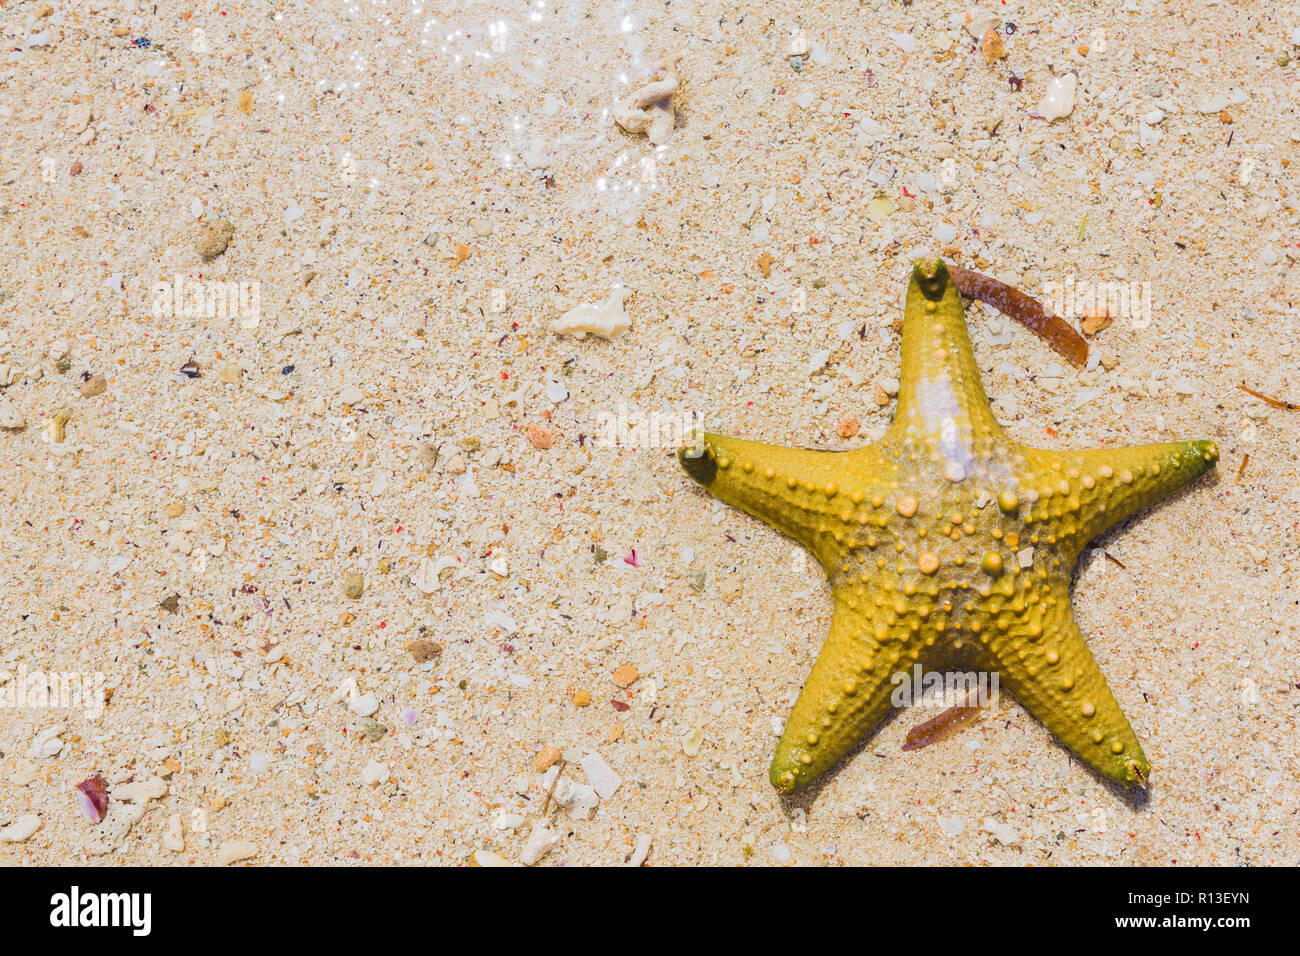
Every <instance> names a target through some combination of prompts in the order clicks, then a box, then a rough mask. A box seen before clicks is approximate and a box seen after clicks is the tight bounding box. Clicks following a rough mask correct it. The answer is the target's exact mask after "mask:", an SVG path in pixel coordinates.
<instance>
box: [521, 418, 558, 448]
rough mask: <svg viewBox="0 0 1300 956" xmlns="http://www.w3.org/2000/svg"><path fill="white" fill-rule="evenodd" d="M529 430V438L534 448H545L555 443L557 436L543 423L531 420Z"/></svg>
mask: <svg viewBox="0 0 1300 956" xmlns="http://www.w3.org/2000/svg"><path fill="white" fill-rule="evenodd" d="M527 431H528V440H529V441H530V442H532V444H533V447H534V448H540V449H542V450H545V449H547V448H550V447H552V446H553V445H554V444H555V436H553V435H552V434H551V433H550V431H549V430H548V429H546V428H543V427H542V426H541V425H538V424H535V423H531V422H530V423H529V425H528V429H527Z"/></svg>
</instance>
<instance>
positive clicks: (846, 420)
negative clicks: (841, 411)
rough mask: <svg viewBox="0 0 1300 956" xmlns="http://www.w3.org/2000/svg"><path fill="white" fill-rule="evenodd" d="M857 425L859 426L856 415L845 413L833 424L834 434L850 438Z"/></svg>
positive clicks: (855, 432) (856, 430)
mask: <svg viewBox="0 0 1300 956" xmlns="http://www.w3.org/2000/svg"><path fill="white" fill-rule="evenodd" d="M859 427H861V426H860V424H859V422H858V417H857V416H856V415H845V416H844V417H843V418H841V419H840V420H839V423H838V424H837V425H836V426H835V434H837V435H839V436H840V437H841V438H852V437H853V436H854V435H856V434H857V433H858V428H859Z"/></svg>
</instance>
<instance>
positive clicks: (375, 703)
mask: <svg viewBox="0 0 1300 956" xmlns="http://www.w3.org/2000/svg"><path fill="white" fill-rule="evenodd" d="M378 709H379V698H377V697H376V696H375V695H374V694H358V695H357V696H356V697H353V698H352V699H351V700H349V701H348V710H350V711H352V713H354V714H356V715H357V716H358V717H369V716H370V715H371V714H373V713H374V712H375V711H377V710H378Z"/></svg>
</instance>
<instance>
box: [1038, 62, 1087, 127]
mask: <svg viewBox="0 0 1300 956" xmlns="http://www.w3.org/2000/svg"><path fill="white" fill-rule="evenodd" d="M1078 86H1079V78H1078V77H1077V76H1075V75H1074V74H1073V73H1066V74H1064V75H1062V76H1057V77H1053V78H1052V81H1051V82H1050V83H1048V84H1047V92H1046V93H1045V94H1043V101H1042V102H1041V103H1039V104H1038V115H1039V116H1041V117H1042V118H1043V119H1045V120H1047V121H1048V122H1049V123H1050V122H1051V121H1052V120H1055V119H1061V118H1062V117H1065V116H1069V115H1070V114H1071V113H1073V112H1074V93H1075V90H1076V89H1077V88H1078Z"/></svg>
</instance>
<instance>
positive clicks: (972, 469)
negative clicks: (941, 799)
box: [678, 260, 1219, 792]
mask: <svg viewBox="0 0 1300 956" xmlns="http://www.w3.org/2000/svg"><path fill="white" fill-rule="evenodd" d="M900 381H901V387H900V390H899V395H898V410H897V414H896V416H895V419H894V423H893V425H892V426H891V427H890V429H889V431H888V432H887V433H886V434H885V435H884V437H883V438H881V440H880V441H878V442H876V443H875V444H873V445H868V446H867V447H865V448H860V449H857V450H854V451H847V452H827V451H810V450H801V449H793V448H782V447H779V446H775V445H766V444H762V443H759V442H752V441H745V440H742V439H739V438H729V437H727V436H724V435H715V434H706V435H703V436H701V440H700V441H697V442H696V443H695V444H694V445H693V446H688V447H687V448H683V449H682V450H681V451H680V452H679V453H678V457H679V459H680V461H681V463H682V466H683V467H684V468H685V469H686V471H687V472H688V473H689V474H690V475H691V477H692V478H694V479H695V480H696V481H697V482H699V483H700V484H701V485H703V486H704V487H706V488H707V489H709V491H711V492H712V493H713V494H714V495H716V496H717V497H719V498H721V499H722V500H723V501H725V502H727V503H728V504H731V505H734V506H735V507H737V508H740V509H741V510H743V511H746V512H748V513H749V514H751V515H753V516H754V517H756V518H760V519H762V520H763V521H765V522H767V523H768V524H770V525H772V526H773V527H774V528H776V529H778V530H780V531H782V532H784V533H786V534H788V535H790V536H791V537H793V538H794V539H795V540H797V541H799V542H800V543H802V544H803V545H804V546H805V547H807V548H808V549H809V550H810V551H812V552H813V554H814V555H816V557H817V559H818V560H819V561H820V562H821V564H822V567H824V568H825V569H826V574H827V576H828V577H829V579H830V582H831V587H832V595H833V604H834V610H833V614H832V618H831V629H830V634H829V635H828V636H827V638H826V642H825V644H824V646H823V647H822V650H821V653H820V655H819V656H818V658H817V662H816V664H815V665H814V666H813V669H812V673H811V674H810V675H809V677H808V680H807V682H806V683H805V684H804V687H803V691H802V692H801V693H800V695H799V698H798V700H797V701H796V702H795V705H794V709H793V711H792V712H791V714H790V718H789V720H788V721H787V722H786V726H785V732H784V733H783V734H782V737H781V741H780V743H779V745H778V746H777V751H776V756H775V759H774V760H773V762H772V768H771V780H772V784H773V786H775V787H776V788H777V789H778V790H781V791H784V792H792V791H795V790H798V789H800V788H801V787H804V786H806V785H807V784H809V783H810V782H811V781H813V780H815V779H816V778H817V777H819V776H820V775H821V774H822V773H824V772H825V771H827V770H828V769H830V768H831V766H832V765H834V764H835V763H836V761H838V760H839V759H840V758H841V757H843V756H844V755H845V754H846V753H848V751H849V750H851V749H852V748H853V746H854V744H855V743H857V742H858V741H859V740H860V739H862V737H863V736H865V735H866V734H867V733H868V732H869V731H871V729H872V728H873V727H874V726H875V725H876V724H877V723H878V722H879V721H880V720H881V719H882V718H883V717H884V716H885V715H886V713H887V712H888V711H889V709H890V706H891V704H890V697H891V694H892V693H893V690H894V688H895V686H896V685H895V683H894V682H893V681H891V678H892V677H893V675H895V674H897V673H899V672H910V671H911V670H912V667H913V665H914V664H917V663H919V664H921V666H922V667H923V668H926V669H942V668H953V669H957V670H963V671H988V672H997V673H998V675H999V680H1000V684H1001V686H1002V687H1004V688H1006V689H1007V690H1009V691H1010V692H1011V693H1012V694H1013V695H1014V696H1015V697H1016V699H1017V700H1018V701H1019V702H1020V703H1021V704H1022V705H1023V706H1024V707H1025V708H1026V709H1027V710H1028V711H1029V712H1030V713H1031V714H1033V715H1034V716H1035V717H1036V718H1037V719H1038V720H1039V721H1041V722H1042V723H1043V724H1044V725H1045V726H1046V727H1047V728H1048V729H1049V730H1050V731H1051V732H1052V733H1053V734H1055V735H1056V737H1057V738H1058V739H1059V740H1060V741H1061V743H1063V744H1064V745H1065V746H1066V747H1068V748H1069V749H1070V750H1072V751H1073V752H1074V753H1075V754H1077V755H1078V756H1079V758H1080V759H1082V760H1083V761H1084V762H1086V763H1087V764H1088V765H1089V766H1091V767H1093V768H1094V769H1096V770H1097V771H1098V772H1099V773H1101V774H1103V775H1105V776H1106V777H1108V778H1110V779H1112V780H1115V781H1117V782H1119V783H1121V784H1123V785H1125V786H1134V785H1145V783H1146V780H1147V777H1148V775H1149V773H1150V765H1149V764H1148V763H1147V759H1146V756H1145V755H1144V754H1143V753H1142V747H1141V746H1140V745H1139V744H1138V741H1137V737H1136V736H1135V735H1134V733H1133V729H1132V728H1131V727H1130V726H1129V723H1128V721H1127V720H1126V719H1125V717H1124V714H1123V712H1122V711H1121V710H1120V707H1119V704H1118V703H1116V701H1115V698H1114V696H1113V695H1112V694H1111V692H1110V688H1109V687H1107V686H1106V680H1105V678H1104V677H1103V676H1102V673H1101V671H1100V670H1099V669H1098V667H1097V664H1096V662H1095V661H1094V660H1093V657H1092V654H1091V652H1090V651H1089V650H1088V645H1087V644H1086V643H1085V642H1084V639H1083V637H1082V635H1080V633H1079V629H1078V628H1077V627H1076V626H1075V623H1074V618H1073V614H1072V613H1071V608H1070V579H1071V576H1072V573H1073V570H1074V564H1075V561H1076V559H1077V558H1078V556H1079V553H1080V552H1081V551H1082V549H1083V547H1084V545H1086V544H1087V542H1088V541H1089V540H1091V539H1092V538H1095V537H1096V536H1097V535H1099V534H1101V533H1102V532H1104V531H1105V530H1106V529H1107V528H1110V527H1112V526H1113V525H1115V524H1117V523H1118V522H1120V521H1123V520H1124V519H1125V518H1127V517H1128V516H1130V515H1132V514H1133V513H1134V512H1136V511H1138V510H1140V509H1142V508H1144V507H1146V506H1147V505H1150V504H1152V503H1153V502H1156V501H1159V500H1160V499H1161V498H1164V497H1166V496H1167V495H1169V494H1171V493H1172V492H1174V491H1175V490H1177V489H1178V488H1181V487H1183V486H1184V485H1186V484H1188V483H1189V482H1191V481H1192V480H1194V479H1195V478H1197V477H1198V476H1199V475H1201V474H1203V473H1204V472H1205V471H1206V470H1208V469H1209V468H1211V467H1212V466H1213V465H1214V462H1215V461H1216V460H1218V457H1219V453H1218V449H1217V448H1216V447H1215V444H1214V442H1212V441H1195V442H1173V443H1169V444H1161V445H1145V446H1141V447H1135V448H1114V449H1111V448H1105V449H1096V450H1090V451H1060V452H1058V451H1048V450H1043V449H1036V448H1029V447H1026V446H1024V445H1020V444H1018V443H1016V442H1014V441H1012V440H1011V439H1010V438H1008V437H1007V436H1006V434H1005V433H1004V432H1003V431H1002V428H1001V427H1000V426H999V425H998V423H997V422H996V421H995V420H994V418H993V413H992V411H991V410H990V409H989V405H988V400H987V399H986V398H985V395H984V388H983V385H982V384H981V382H980V376H979V370H978V367H977V366H976V364H975V358H974V355H973V354H972V352H971V347H970V340H969V338H968V337H967V333H966V321H965V316H964V315H963V312H962V307H961V298H960V296H959V294H958V292H957V289H956V287H955V285H954V284H953V282H952V280H951V277H950V276H949V274H948V270H947V267H946V266H945V265H944V264H943V262H942V261H940V260H928V261H922V262H919V263H917V265H916V268H915V269H914V270H913V274H912V279H911V283H910V284H909V286H908V290H907V305H906V311H905V316H904V322H903V359H902V374H901V376H900ZM1022 557H1023V558H1024V563H1025V564H1027V565H1028V566H1027V567H1022V566H1021V565H1022V562H1021V558H1022Z"/></svg>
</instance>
